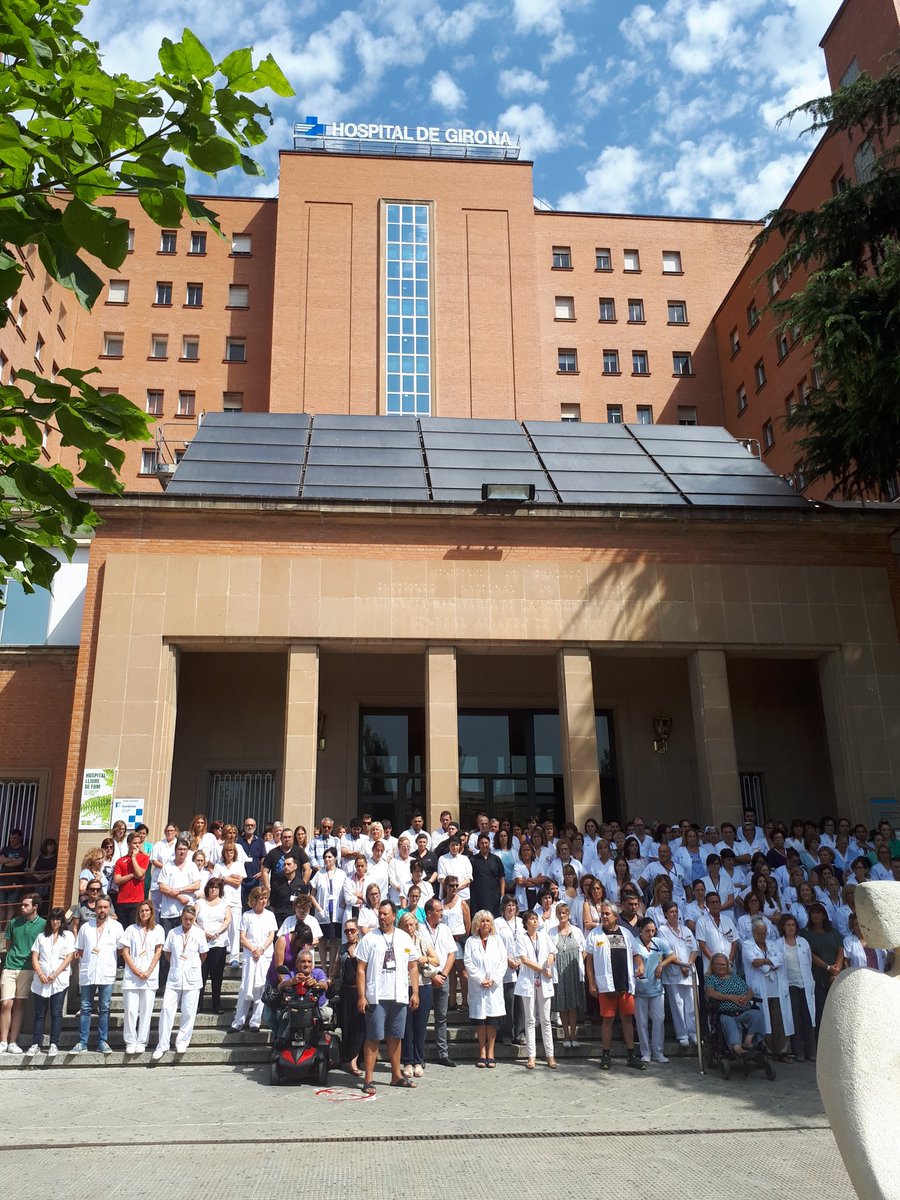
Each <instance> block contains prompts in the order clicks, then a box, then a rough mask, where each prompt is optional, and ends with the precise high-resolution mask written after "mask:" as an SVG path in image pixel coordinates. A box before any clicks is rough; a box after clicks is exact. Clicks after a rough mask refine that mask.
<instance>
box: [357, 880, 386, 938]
mask: <svg viewBox="0 0 900 1200" xmlns="http://www.w3.org/2000/svg"><path fill="white" fill-rule="evenodd" d="M380 903H381V888H380V887H379V886H378V884H377V883H370V884H369V886H368V887H367V888H366V902H365V904H364V905H363V906H362V908H361V909H360V910H359V916H358V917H357V918H356V924H357V925H358V926H359V935H360V937H365V935H366V934H367V933H371V932H372V930H373V929H377V928H378V905H379V904H380Z"/></svg>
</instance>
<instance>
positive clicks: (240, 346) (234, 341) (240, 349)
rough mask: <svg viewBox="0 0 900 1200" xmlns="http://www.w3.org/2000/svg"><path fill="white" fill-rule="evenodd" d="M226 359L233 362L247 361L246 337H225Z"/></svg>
mask: <svg viewBox="0 0 900 1200" xmlns="http://www.w3.org/2000/svg"><path fill="white" fill-rule="evenodd" d="M225 361H226V362H232V363H235V362H246V361H247V343H246V341H245V340H244V338H226V339H225Z"/></svg>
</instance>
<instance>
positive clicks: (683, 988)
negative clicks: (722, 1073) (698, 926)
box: [647, 900, 700, 1048]
mask: <svg viewBox="0 0 900 1200" xmlns="http://www.w3.org/2000/svg"><path fill="white" fill-rule="evenodd" d="M662 913H663V916H664V918H665V921H664V923H663V924H661V925H657V936H658V938H659V940H660V941H662V942H665V943H666V945H667V946H668V947H669V952H670V953H671V954H674V956H675V958H674V960H673V961H672V962H671V963H670V964H669V965H668V966H667V967H666V968H665V969H664V971H663V987H664V988H665V989H666V999H667V1000H668V1002H669V1012H670V1013H671V1014H672V1024H673V1025H674V1026H675V1036H676V1037H677V1038H678V1044H679V1045H680V1046H681V1047H682V1048H683V1047H685V1046H689V1045H693V1046H696V1044H697V1030H696V1026H695V1024H694V989H693V975H694V970H695V968H694V963H695V962H696V961H697V955H698V954H699V952H700V950H699V947H698V945H697V939H696V938H695V937H694V935H693V934H692V933H691V931H690V930H689V929H688V927H687V926H686V925H682V924H681V920H680V918H679V916H678V905H677V904H676V903H675V901H674V900H667V901H666V902H665V903H664V904H663V905H662ZM647 915H648V916H650V913H649V912H648V914H647Z"/></svg>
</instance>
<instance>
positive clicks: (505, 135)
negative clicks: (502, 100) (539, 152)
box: [294, 116, 519, 158]
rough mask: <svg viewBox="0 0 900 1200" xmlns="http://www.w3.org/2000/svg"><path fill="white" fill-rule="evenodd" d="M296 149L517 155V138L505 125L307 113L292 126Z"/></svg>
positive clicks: (487, 155)
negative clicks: (447, 124) (443, 123)
mask: <svg viewBox="0 0 900 1200" xmlns="http://www.w3.org/2000/svg"><path fill="white" fill-rule="evenodd" d="M294 149H295V150H336V151H340V152H342V153H347V152H348V151H350V152H354V151H355V152H357V153H366V152H368V153H375V154H378V153H382V154H407V153H411V154H426V155H428V154H432V155H445V156H447V157H452V158H458V157H488V158H518V157H519V138H518V136H515V137H513V135H512V134H510V133H509V132H507V130H505V129H463V128H459V127H456V126H452V127H450V128H441V127H440V126H438V125H392V124H386V123H384V122H380V121H334V122H332V123H331V124H325V123H324V122H323V121H320V120H319V118H318V117H314V116H308V117H306V119H305V120H303V121H298V122H297V124H295V126H294Z"/></svg>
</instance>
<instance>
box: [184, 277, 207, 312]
mask: <svg viewBox="0 0 900 1200" xmlns="http://www.w3.org/2000/svg"><path fill="white" fill-rule="evenodd" d="M184 303H185V307H186V308H202V306H203V284H202V283H189V284H188V285H187V294H186V296H185V299H184Z"/></svg>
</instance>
